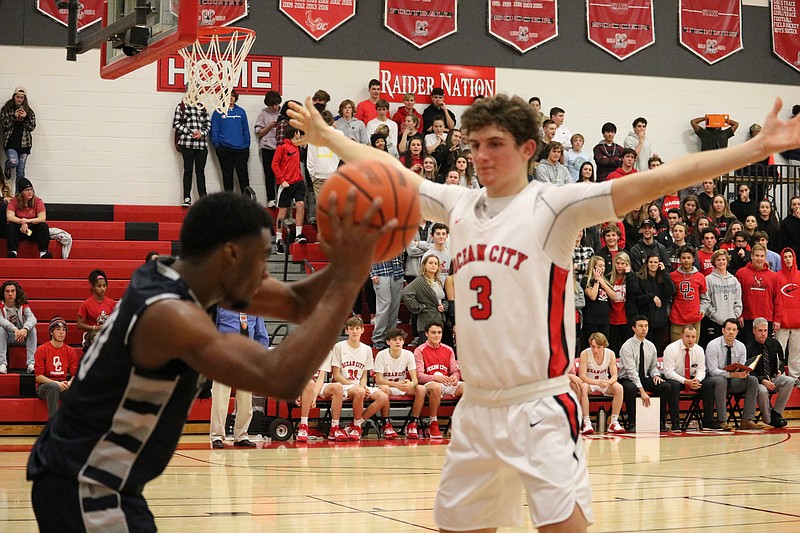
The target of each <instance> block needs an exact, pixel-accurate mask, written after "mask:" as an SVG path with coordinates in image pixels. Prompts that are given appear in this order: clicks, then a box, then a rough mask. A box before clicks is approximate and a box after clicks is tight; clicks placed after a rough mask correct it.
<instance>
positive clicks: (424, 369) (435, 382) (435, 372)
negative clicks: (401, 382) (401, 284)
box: [414, 320, 464, 439]
mask: <svg viewBox="0 0 800 533" xmlns="http://www.w3.org/2000/svg"><path fill="white" fill-rule="evenodd" d="M443 327H444V324H443V323H442V322H441V321H438V320H432V321H431V322H430V323H429V324H428V326H427V328H426V329H425V335H427V337H428V340H427V341H426V342H425V344H421V345H419V346H417V349H416V350H414V359H416V362H417V378H418V379H419V383H420V385H424V386H425V391H426V392H427V394H428V403H429V404H430V413H431V423H430V426H428V429H429V430H430V434H431V438H432V439H441V438H442V432H441V431H440V430H439V422H438V419H437V416H436V415H437V413H438V412H439V404H440V402H441V401H442V396H455V397H459V396H461V394H462V393H463V392H464V382H463V381H461V370H459V368H458V363H457V362H456V354H455V352H453V349H452V348H451V347H449V346H447V345H446V344H442V331H443V329H442V328H443Z"/></svg>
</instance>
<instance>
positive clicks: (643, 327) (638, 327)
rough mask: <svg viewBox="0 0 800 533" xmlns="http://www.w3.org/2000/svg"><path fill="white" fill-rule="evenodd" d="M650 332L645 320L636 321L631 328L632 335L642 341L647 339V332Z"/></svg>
mask: <svg viewBox="0 0 800 533" xmlns="http://www.w3.org/2000/svg"><path fill="white" fill-rule="evenodd" d="M649 330H650V324H649V323H648V322H647V320H637V321H636V324H634V326H633V333H634V335H636V336H637V337H638V338H640V339H643V338H645V337H647V332H648V331H649Z"/></svg>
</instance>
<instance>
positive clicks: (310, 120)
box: [288, 98, 423, 189]
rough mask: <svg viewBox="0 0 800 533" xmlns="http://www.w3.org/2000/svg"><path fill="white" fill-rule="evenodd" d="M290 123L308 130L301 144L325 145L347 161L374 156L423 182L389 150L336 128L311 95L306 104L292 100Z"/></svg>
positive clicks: (412, 180) (414, 181) (415, 184)
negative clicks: (365, 142)
mask: <svg viewBox="0 0 800 533" xmlns="http://www.w3.org/2000/svg"><path fill="white" fill-rule="evenodd" d="M288 114H289V117H291V120H290V121H289V123H290V124H291V125H292V126H294V127H295V128H298V129H300V130H301V131H303V132H305V136H304V137H303V140H302V141H301V142H300V144H313V145H315V146H326V147H328V148H330V149H331V150H333V151H334V152H335V153H336V155H338V156H339V157H340V158H341V159H342V160H343V161H344V162H345V163H352V162H354V161H361V160H364V159H375V160H378V161H382V162H384V163H386V164H387V165H392V166H393V167H395V168H397V169H399V170H400V171H401V172H402V173H403V175H404V176H405V178H406V179H407V180H409V181H410V182H411V183H412V185H413V186H414V188H415V189H417V188H418V187H419V184H420V183H422V181H423V180H422V178H421V177H420V176H419V175H418V174H416V173H415V172H411V171H410V170H409V169H407V168H406V167H405V166H403V164H402V163H400V161H399V160H397V159H396V158H394V157H392V156H391V155H390V154H389V153H388V152H383V151H381V150H377V149H375V148H373V147H371V146H367V145H363V144H359V143H354V142H353V141H351V140H350V139H348V138H347V137H346V136H344V135H339V134H337V133H336V132H334V131H333V130H332V129H331V128H330V127H329V126H328V125H327V124H326V123H325V121H324V120H323V119H322V115H320V114H319V111H317V110H316V109H315V108H314V104H313V103H312V102H311V98H306V105H305V107H303V106H300V105H298V104H296V103H294V102H289V111H288Z"/></svg>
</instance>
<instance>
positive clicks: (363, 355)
mask: <svg viewBox="0 0 800 533" xmlns="http://www.w3.org/2000/svg"><path fill="white" fill-rule="evenodd" d="M330 355H331V367H334V366H338V367H339V369H340V370H341V372H342V376H344V377H345V379H348V380H350V381H354V382H357V381H360V380H361V376H362V375H364V372H365V371H367V370H372V369H373V366H374V365H373V361H372V348H370V347H369V346H367V345H366V344H364V343H361V342H360V343H358V347H357V348H353V347H352V346H350V344H349V343H348V342H347V341H346V340H344V341H340V342H337V343H336V344H334V345H333V349H332V350H331V354H330Z"/></svg>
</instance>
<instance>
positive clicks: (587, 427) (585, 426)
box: [581, 422, 594, 435]
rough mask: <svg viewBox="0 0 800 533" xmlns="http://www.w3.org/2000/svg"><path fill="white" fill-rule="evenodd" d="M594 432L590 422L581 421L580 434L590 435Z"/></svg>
mask: <svg viewBox="0 0 800 533" xmlns="http://www.w3.org/2000/svg"><path fill="white" fill-rule="evenodd" d="M593 433H594V428H593V427H592V423H591V422H589V423H586V422H584V423H583V427H582V428H581V435H592V434H593Z"/></svg>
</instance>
